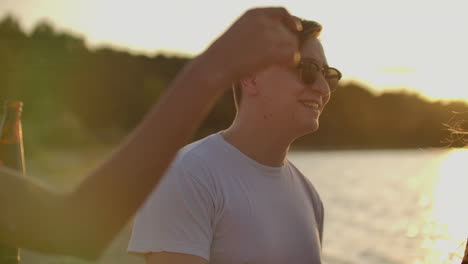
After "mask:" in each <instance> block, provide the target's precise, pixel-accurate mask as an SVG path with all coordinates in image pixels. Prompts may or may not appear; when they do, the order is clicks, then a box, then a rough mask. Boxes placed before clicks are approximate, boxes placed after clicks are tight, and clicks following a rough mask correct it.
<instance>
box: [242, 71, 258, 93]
mask: <svg viewBox="0 0 468 264" xmlns="http://www.w3.org/2000/svg"><path fill="white" fill-rule="evenodd" d="M240 85H241V87H242V88H241V89H242V92H243V93H246V94H248V95H251V96H255V95H257V94H258V92H259V91H258V86H257V80H256V77H255V75H250V76H247V77H245V78H244V79H242V80H240Z"/></svg>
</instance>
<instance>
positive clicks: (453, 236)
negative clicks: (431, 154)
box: [423, 150, 468, 263]
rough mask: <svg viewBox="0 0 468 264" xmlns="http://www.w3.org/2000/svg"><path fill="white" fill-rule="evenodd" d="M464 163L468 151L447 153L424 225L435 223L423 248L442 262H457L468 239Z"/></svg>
mask: <svg viewBox="0 0 468 264" xmlns="http://www.w3.org/2000/svg"><path fill="white" fill-rule="evenodd" d="M467 162H468V150H454V151H451V152H448V153H447V156H445V158H444V159H443V161H442V162H441V165H440V167H439V177H438V182H437V183H436V185H435V188H434V191H433V206H432V211H431V213H430V214H429V217H428V219H427V222H433V223H436V224H434V225H431V226H432V228H433V230H432V232H431V233H432V238H427V239H426V241H425V243H424V244H425V245H423V246H425V247H427V248H431V249H432V251H433V252H434V254H435V255H439V256H442V258H443V259H440V261H441V262H442V263H460V258H461V257H462V256H463V252H464V249H465V243H466V239H467V237H468V192H467V191H466V190H467V188H468V175H467V167H466V164H467ZM434 263H436V262H434Z"/></svg>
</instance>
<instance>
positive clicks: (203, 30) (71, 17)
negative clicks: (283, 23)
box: [0, 0, 468, 100]
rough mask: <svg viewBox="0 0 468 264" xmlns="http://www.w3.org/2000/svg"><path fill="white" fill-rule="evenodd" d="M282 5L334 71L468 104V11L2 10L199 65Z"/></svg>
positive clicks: (340, 2)
mask: <svg viewBox="0 0 468 264" xmlns="http://www.w3.org/2000/svg"><path fill="white" fill-rule="evenodd" d="M265 5H281V6H285V7H286V8H287V9H288V10H289V11H290V12H291V13H292V14H294V15H297V16H300V17H303V18H307V19H311V20H316V21H318V22H320V23H321V24H323V26H324V31H323V33H322V41H323V45H324V47H325V51H326V53H327V57H328V60H329V62H330V64H331V65H333V66H335V67H337V68H339V69H340V70H342V72H343V73H344V78H345V80H348V81H349V80H358V81H360V82H364V83H366V84H368V85H369V86H371V87H374V88H376V90H377V91H380V90H382V89H394V88H401V87H408V88H411V89H414V90H417V91H419V92H421V93H422V94H424V95H426V96H428V97H430V98H436V99H439V98H450V99H452V98H459V99H465V100H467V99H468V79H467V77H468V74H466V72H465V71H466V70H468V16H467V15H466V14H467V12H468V1H463V0H445V1H432V0H425V1H419V0H392V1H375V0H356V1H350V0H326V1H325V0H323V1H300V0H288V1H260V0H258V1H255V0H236V1H221V0H217V1H215V0H172V1H167V2H166V1H156V0H152V1H149V0H132V1H130V0H127V1H121V0H80V1H78V0H75V1H72V0H1V1H0V16H1V17H3V16H4V15H5V14H7V13H11V14H13V15H15V16H16V17H17V18H18V19H19V20H20V22H21V25H22V27H23V28H24V29H25V30H26V31H28V32H29V31H30V30H31V29H32V27H33V26H34V25H35V24H36V23H37V22H38V21H39V20H41V19H46V20H48V21H50V22H51V23H52V24H53V25H54V26H55V27H56V28H57V29H58V30H60V31H62V30H66V31H69V32H72V33H74V34H77V35H80V36H82V37H84V38H85V39H86V41H87V44H88V45H89V46H90V47H96V46H98V45H103V44H106V45H112V46H114V47H117V48H119V49H125V50H129V51H131V52H132V53H144V54H149V55H153V54H155V53H157V52H161V51H164V52H171V53H181V54H187V55H191V56H192V55H196V54H198V53H200V52H202V51H203V50H204V49H205V48H206V47H207V46H208V45H209V43H210V42H211V41H213V40H214V39H215V38H216V37H217V36H219V34H221V33H222V32H223V31H224V30H226V28H227V27H228V26H229V25H230V24H231V23H232V22H233V21H234V20H235V19H236V18H237V17H238V16H239V15H241V14H242V13H243V12H244V11H245V10H247V9H248V8H250V7H253V6H265Z"/></svg>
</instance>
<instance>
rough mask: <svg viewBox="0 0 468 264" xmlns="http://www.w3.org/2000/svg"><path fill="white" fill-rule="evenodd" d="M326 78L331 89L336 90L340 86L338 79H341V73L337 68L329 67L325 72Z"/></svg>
mask: <svg viewBox="0 0 468 264" xmlns="http://www.w3.org/2000/svg"><path fill="white" fill-rule="evenodd" d="M325 79H326V80H327V82H328V86H330V90H331V91H334V90H336V88H337V87H338V81H339V80H340V79H341V73H340V72H339V71H338V70H337V69H335V68H329V69H328V70H327V71H326V73H325Z"/></svg>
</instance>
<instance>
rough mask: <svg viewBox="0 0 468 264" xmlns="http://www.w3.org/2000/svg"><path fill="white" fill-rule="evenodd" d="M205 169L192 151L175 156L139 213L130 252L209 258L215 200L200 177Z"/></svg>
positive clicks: (130, 243)
mask: <svg viewBox="0 0 468 264" xmlns="http://www.w3.org/2000/svg"><path fill="white" fill-rule="evenodd" d="M188 168H190V169H188ZM206 173H207V170H206V169H204V168H203V166H202V164H201V163H200V161H198V160H195V158H194V157H193V155H190V156H189V157H188V158H187V157H184V158H177V159H176V161H175V162H174V163H173V164H172V166H171V168H169V170H168V172H167V173H166V174H165V176H164V177H163V179H162V180H161V182H160V184H159V185H158V187H157V188H156V189H155V191H153V193H152V194H151V195H150V197H149V198H148V200H147V201H146V203H145V204H144V205H143V207H142V208H141V209H140V210H139V212H138V213H137V216H136V218H135V223H134V226H133V231H132V235H131V238H130V242H129V246H128V251H129V252H132V253H140V254H144V253H150V252H161V251H167V252H176V253H184V254H191V255H196V256H200V257H202V258H205V259H207V260H209V256H210V246H211V240H212V234H213V228H212V219H213V217H214V215H213V214H214V202H213V194H212V193H211V191H210V188H208V187H207V183H206V181H203V180H201V179H203V175H206Z"/></svg>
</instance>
